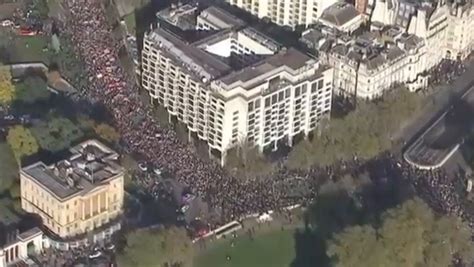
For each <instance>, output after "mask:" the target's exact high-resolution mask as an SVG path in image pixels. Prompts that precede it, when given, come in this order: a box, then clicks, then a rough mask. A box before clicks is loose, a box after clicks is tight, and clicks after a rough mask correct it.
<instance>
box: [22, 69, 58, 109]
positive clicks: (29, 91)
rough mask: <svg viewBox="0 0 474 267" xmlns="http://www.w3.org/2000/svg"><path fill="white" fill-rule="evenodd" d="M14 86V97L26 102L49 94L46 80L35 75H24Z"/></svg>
mask: <svg viewBox="0 0 474 267" xmlns="http://www.w3.org/2000/svg"><path fill="white" fill-rule="evenodd" d="M15 88H16V90H15V93H16V99H18V100H20V101H22V102H25V103H28V104H32V103H34V102H36V101H41V100H45V99H48V98H49V96H50V94H51V93H50V92H49V91H48V85H47V84H46V81H45V80H43V79H42V78H41V77H39V76H37V75H34V76H28V77H26V78H25V79H24V80H23V81H21V82H19V83H17V84H16V85H15Z"/></svg>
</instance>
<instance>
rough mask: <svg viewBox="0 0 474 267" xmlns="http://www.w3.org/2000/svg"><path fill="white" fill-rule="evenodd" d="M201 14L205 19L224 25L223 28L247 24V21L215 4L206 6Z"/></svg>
mask: <svg viewBox="0 0 474 267" xmlns="http://www.w3.org/2000/svg"><path fill="white" fill-rule="evenodd" d="M199 16H200V17H202V18H203V19H206V20H208V21H210V22H212V23H213V24H216V25H222V26H223V27H222V28H233V27H240V26H244V25H245V22H244V21H243V20H241V19H239V18H237V17H236V16H234V15H232V14H230V13H229V12H227V11H225V10H223V9H220V8H217V7H214V6H211V7H209V8H206V9H205V10H203V11H202V12H201V14H200V15H199Z"/></svg>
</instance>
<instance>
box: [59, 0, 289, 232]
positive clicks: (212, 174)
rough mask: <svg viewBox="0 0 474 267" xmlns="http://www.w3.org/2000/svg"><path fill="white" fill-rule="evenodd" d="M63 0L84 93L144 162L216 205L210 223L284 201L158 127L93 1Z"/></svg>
mask: <svg viewBox="0 0 474 267" xmlns="http://www.w3.org/2000/svg"><path fill="white" fill-rule="evenodd" d="M65 3H66V5H67V10H69V12H70V14H69V16H67V17H66V21H65V24H64V25H63V29H62V30H63V31H66V32H67V33H68V34H69V35H70V36H71V38H72V41H73V43H74V44H76V47H75V49H76V50H77V51H76V52H78V53H79V54H80V55H81V56H82V57H83V59H84V61H85V64H86V68H87V71H88V73H89V82H90V87H89V88H88V90H87V92H86V93H87V95H88V97H89V98H91V99H92V100H94V101H99V102H102V103H103V104H104V105H105V106H106V107H107V108H108V109H109V110H110V111H112V114H113V116H114V119H115V126H116V127H117V128H118V129H119V131H120V133H121V134H122V139H123V140H122V141H123V142H122V143H123V144H124V145H125V146H127V149H128V150H130V151H134V152H136V153H140V154H143V155H145V156H146V157H147V159H148V160H149V161H150V162H153V163H154V164H155V165H158V166H159V167H160V168H162V169H165V170H167V171H168V172H170V173H173V174H174V175H175V177H176V178H177V179H178V180H179V181H180V182H182V183H183V184H185V185H187V186H189V187H190V188H192V189H193V190H194V193H195V194H197V195H199V196H201V197H203V199H204V200H205V201H206V202H207V203H208V204H209V205H210V207H213V208H216V209H218V210H219V213H220V214H221V218H220V221H219V222H215V223H222V222H224V221H228V220H231V219H235V218H239V217H240V216H242V215H244V214H248V213H255V212H265V211H267V210H270V209H277V208H278V207H281V206H282V204H284V203H281V201H280V200H279V198H278V197H276V196H277V195H278V194H274V193H273V192H272V187H271V186H269V185H268V184H267V182H266V181H263V180H262V181H241V180H238V179H236V178H235V177H232V176H230V175H228V174H227V173H226V172H225V171H224V170H223V169H222V168H221V167H220V166H219V165H218V164H216V163H212V162H206V161H203V160H201V159H199V158H198V157H197V156H196V155H195V154H194V152H193V151H192V150H191V149H190V148H189V147H187V146H186V145H184V144H183V143H182V142H180V141H179V139H178V137H177V136H176V134H175V132H174V131H172V130H171V129H169V128H166V127H160V125H159V123H158V122H157V121H156V120H155V119H154V118H153V117H152V115H151V113H150V111H149V110H148V109H147V107H145V105H144V104H142V102H141V101H140V99H139V95H138V89H137V88H136V86H135V84H134V82H133V80H132V79H131V77H129V76H127V75H126V74H125V72H124V70H123V69H122V68H121V67H120V65H119V64H120V63H119V59H118V51H119V48H120V47H121V45H122V43H120V42H116V41H115V40H114V39H113V38H112V34H111V29H110V28H107V23H106V21H105V14H104V10H103V9H102V8H101V7H100V5H99V3H94V2H93V1H85V0H70V1H66V2H65Z"/></svg>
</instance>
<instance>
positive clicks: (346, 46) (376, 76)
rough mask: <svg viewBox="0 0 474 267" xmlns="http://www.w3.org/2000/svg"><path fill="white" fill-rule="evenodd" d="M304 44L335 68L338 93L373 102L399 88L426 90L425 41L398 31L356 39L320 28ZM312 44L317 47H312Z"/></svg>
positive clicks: (307, 35)
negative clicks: (397, 85)
mask: <svg viewBox="0 0 474 267" xmlns="http://www.w3.org/2000/svg"><path fill="white" fill-rule="evenodd" d="M302 41H303V42H304V43H305V44H307V45H308V46H309V47H310V48H312V49H317V50H319V55H320V60H321V61H323V62H324V63H326V64H328V65H330V66H332V67H333V68H334V75H333V87H334V90H335V93H337V94H341V95H346V96H357V97H359V98H364V99H374V98H377V97H380V96H382V95H383V93H384V92H385V91H386V90H388V89H390V88H391V87H393V86H395V85H396V84H402V83H404V84H406V85H407V87H408V88H409V89H410V90H412V91H414V90H417V89H420V88H423V87H424V86H426V79H424V78H423V77H422V76H421V75H420V74H421V73H423V72H424V71H425V70H427V69H426V60H427V52H426V45H425V43H424V41H423V39H421V38H419V37H417V36H415V35H412V34H407V33H404V32H403V30H402V29H400V28H399V27H395V26H392V27H389V26H386V27H384V28H383V29H380V30H377V31H372V32H365V33H364V34H362V35H360V36H358V37H357V38H352V37H350V36H348V35H346V34H342V33H339V32H334V31H328V30H327V29H325V28H324V27H323V28H319V29H312V30H309V31H307V32H305V33H304V34H303V37H302ZM311 43H313V44H316V45H313V46H312V45H311Z"/></svg>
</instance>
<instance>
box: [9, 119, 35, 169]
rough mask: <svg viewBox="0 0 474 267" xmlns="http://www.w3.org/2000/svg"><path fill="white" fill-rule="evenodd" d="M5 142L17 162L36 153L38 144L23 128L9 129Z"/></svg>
mask: <svg viewBox="0 0 474 267" xmlns="http://www.w3.org/2000/svg"><path fill="white" fill-rule="evenodd" d="M7 142H8V144H9V145H10V148H11V149H12V151H13V154H14V155H15V158H16V160H17V162H20V160H21V159H22V158H23V157H24V156H29V155H32V154H34V153H36V152H38V149H39V147H38V143H37V142H36V139H35V137H34V136H33V134H31V131H30V130H29V129H27V128H25V127H23V126H14V127H12V128H10V130H9V131H8V135H7Z"/></svg>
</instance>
